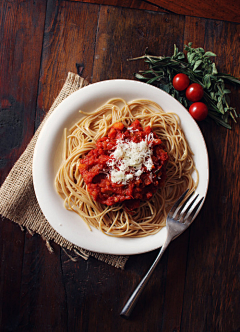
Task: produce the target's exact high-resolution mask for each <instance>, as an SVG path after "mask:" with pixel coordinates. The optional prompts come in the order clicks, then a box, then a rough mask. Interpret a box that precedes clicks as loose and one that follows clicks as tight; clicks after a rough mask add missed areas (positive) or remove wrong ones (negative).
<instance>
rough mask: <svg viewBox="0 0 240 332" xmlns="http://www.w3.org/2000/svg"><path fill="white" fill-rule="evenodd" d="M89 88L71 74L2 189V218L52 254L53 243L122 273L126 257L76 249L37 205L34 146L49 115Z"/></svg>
mask: <svg viewBox="0 0 240 332" xmlns="http://www.w3.org/2000/svg"><path fill="white" fill-rule="evenodd" d="M87 84H88V83H87V81H85V80H84V79H83V78H82V77H80V76H79V75H76V74H73V73H68V77H67V79H66V81H65V83H64V85H63V88H62V90H61V91H60V93H59V95H58V97H57V98H56V100H55V101H54V103H53V105H52V107H51V108H50V110H49V112H48V113H47V115H46V116H45V118H44V120H43V122H42V123H41V125H40V126H39V128H38V130H37V131H36V133H35V135H34V136H33V138H32V140H31V141H30V143H29V144H28V146H27V148H26V150H25V151H24V153H23V154H22V155H21V157H20V158H19V159H18V161H17V162H16V163H15V165H14V166H13V168H12V170H11V172H10V173H9V175H8V176H7V178H6V180H5V181H4V183H3V185H2V186H1V188H0V214H1V215H2V216H3V217H5V218H7V219H10V220H12V221H14V222H15V223H17V224H18V225H19V226H20V227H21V229H22V230H24V229H27V230H28V231H29V233H30V234H32V235H33V234H35V233H37V234H40V235H41V237H42V238H43V239H44V240H45V241H46V244H47V246H48V249H49V250H50V251H52V247H51V245H50V243H51V241H54V242H55V243H57V244H59V245H60V246H61V247H62V248H63V250H65V249H67V250H70V251H71V252H74V253H75V254H77V255H79V256H81V257H83V258H84V259H88V257H89V256H93V257H95V258H97V259H99V260H101V261H104V262H106V263H108V264H111V265H113V266H115V267H117V268H121V269H123V268H124V265H125V263H126V261H127V259H128V257H127V256H115V255H105V254H99V253H95V252H90V251H88V250H85V249H82V248H80V247H78V246H75V245H74V244H72V243H71V242H69V241H67V240H66V239H65V238H63V237H62V236H61V235H60V234H58V233H57V232H56V231H55V230H54V229H53V228H52V226H51V225H50V224H49V223H48V221H47V220H46V218H45V217H44V215H43V213H42V211H41V209H40V207H39V205H38V202H37V199H36V196H35V192H34V188H33V178H32V159H33V153H34V148H35V144H36V141H37V138H38V135H39V133H40V131H41V128H42V126H43V125H44V123H45V121H46V120H47V118H48V117H49V115H50V114H51V113H52V112H53V111H54V109H55V108H56V107H57V106H58V105H59V104H60V103H61V102H62V101H63V100H64V99H65V98H66V97H68V96H69V95H70V94H71V93H73V92H74V91H77V90H78V89H80V88H82V87H84V86H85V85H87ZM65 252H66V250H65ZM66 253H67V252H66ZM70 257H72V255H70ZM72 259H74V257H72Z"/></svg>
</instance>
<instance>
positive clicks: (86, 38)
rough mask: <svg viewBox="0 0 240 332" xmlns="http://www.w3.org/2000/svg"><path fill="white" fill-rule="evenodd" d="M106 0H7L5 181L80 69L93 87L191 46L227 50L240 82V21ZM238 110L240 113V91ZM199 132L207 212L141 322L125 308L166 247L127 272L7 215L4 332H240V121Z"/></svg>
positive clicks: (152, 287)
mask: <svg viewBox="0 0 240 332" xmlns="http://www.w3.org/2000/svg"><path fill="white" fill-rule="evenodd" d="M93 2H95V1H93ZM223 2H224V1H221V3H223ZM102 3H105V5H100V4H96V3H95V4H89V3H83V2H81V1H54V0H48V1H47V0H35V1H28V0H26V1H21V0H18V1H7V0H2V1H1V3H0V25H1V29H0V59H1V65H0V70H1V74H0V106H1V108H0V180H1V183H2V182H3V181H4V179H5V177H6V176H7V174H8V172H9V171H10V169H11V167H12V166H13V164H14V162H15V161H16V160H17V159H18V157H19V156H20V155H21V153H22V152H23V151H24V149H25V148H26V146H27V144H28V142H29V141H30V139H31V137H32V136H33V134H34V131H35V130H36V128H37V127H38V125H39V123H40V121H41V120H42V119H43V116H44V114H45V113H46V112H47V111H48V109H49V107H50V106H51V104H52V103H53V101H54V99H55V98H56V96H57V94H58V92H59V91H60V89H61V87H62V85H63V82H64V80H65V79H66V76H67V73H68V72H69V71H73V72H77V68H78V70H80V71H81V72H82V75H83V76H84V77H85V78H87V79H88V80H89V82H98V81H101V80H105V79H115V78H127V79H133V78H134V77H133V73H134V72H136V71H138V70H139V69H141V66H142V65H143V64H142V63H139V62H127V59H128V58H131V57H136V56H140V55H142V54H143V53H144V50H145V48H146V47H149V49H150V50H151V52H152V53H154V54H159V55H170V54H172V52H173V44H174V43H175V44H177V45H178V47H179V48H180V49H183V46H184V44H186V43H187V42H189V41H192V42H193V46H194V47H198V46H201V47H203V48H205V49H206V50H211V51H213V52H215V53H216V54H217V55H218V56H217V58H216V64H217V67H218V68H219V70H220V71H222V72H227V73H231V74H233V75H235V76H238V77H239V76H240V52H239V49H240V25H239V24H238V23H236V21H235V22H234V19H233V22H229V21H220V20H213V19H206V18H203V17H201V18H200V17H196V16H198V15H197V14H198V12H197V14H196V13H194V12H193V13H192V15H193V16H184V15H177V14H174V13H169V11H168V12H167V11H166V12H165V13H164V12H161V11H158V12H154V11H147V10H139V9H129V8H122V7H119V6H108V5H106V1H105V2H102ZM123 3H125V2H124V1H123ZM131 3H133V2H131ZM135 3H138V4H140V2H139V1H135ZM147 3H148V2H145V6H146V5H147ZM153 3H156V1H153ZM159 3H160V2H159V1H158V4H159ZM163 3H166V1H164V2H163ZM180 3H181V2H179V8H181V9H182V8H183V7H182V6H183V5H181V4H180ZM227 3H228V2H227V1H225V5H227ZM170 4H172V2H170ZM214 4H215V9H214V10H216V3H215V2H214ZM118 5H119V1H118ZM149 5H150V4H149ZM198 6H199V4H198ZM132 7H134V6H132ZM135 7H136V6H135ZM138 8H145V9H148V8H147V7H143V6H142V7H141V6H140V5H139V7H138ZM198 8H199V7H198ZM200 8H201V7H200ZM236 8H237V7H236ZM159 9H161V8H160V7H159V6H158V10H159ZM171 11H172V9H171ZM176 12H178V11H177V10H176ZM215 14H217V13H215ZM238 14H239V13H238ZM194 16H195V17H194ZM199 16H201V15H200V14H199ZM205 17H209V13H206V16H205ZM210 17H212V16H210ZM213 17H216V16H213ZM226 19H227V18H226ZM76 64H78V65H77V66H76ZM83 68H84V69H83ZM82 69H83V71H82ZM232 104H233V105H235V106H237V107H238V111H239V97H238V93H237V91H234V92H233V93H232ZM200 128H201V130H202V133H203V135H204V137H205V140H206V144H207V148H208V151H209V158H210V183H209V191H208V195H207V198H206V201H205V204H204V207H203V209H202V210H201V212H200V214H199V215H198V217H197V219H196V220H195V222H194V224H193V225H192V226H191V227H190V229H189V230H187V231H186V232H185V233H184V234H183V235H182V236H181V237H179V238H178V239H177V240H175V241H174V242H173V243H172V244H171V245H170V247H169V249H168V250H167V252H166V254H165V255H164V257H163V259H162V260H161V262H160V264H159V265H158V267H157V269H156V271H155V273H154V275H153V276H152V278H151V280H150V282H149V284H148V287H147V288H146V289H145V291H144V293H143V294H142V297H141V299H140V301H139V303H138V304H137V306H136V308H135V310H134V312H133V314H132V316H131V318H130V319H129V320H125V319H123V318H121V317H120V316H119V312H120V311H121V309H122V306H123V304H124V303H125V301H126V300H127V298H128V296H129V294H130V292H131V291H132V290H133V289H134V288H135V286H136V285H137V283H138V282H139V281H140V280H141V278H142V277H143V275H144V274H145V272H146V271H147V270H148V268H149V266H150V265H151V263H152V261H153V260H154V258H155V256H156V254H157V251H154V252H150V253H146V254H142V255H136V256H132V257H130V259H129V261H128V262H127V264H126V267H125V270H120V269H116V268H114V267H111V266H109V265H107V264H105V263H103V262H99V261H97V260H96V259H93V258H90V259H89V260H88V261H84V260H83V259H81V258H79V259H78V261H77V262H72V261H71V260H70V259H69V257H68V256H67V255H66V254H65V253H64V252H63V250H62V249H61V248H60V247H59V246H57V245H55V244H54V243H52V246H53V248H54V253H53V254H50V253H49V251H48V249H47V247H46V245H45V243H44V241H43V240H42V239H41V238H40V236H37V235H34V236H31V235H30V234H28V233H27V232H22V231H21V230H20V228H19V226H17V225H16V224H14V223H13V222H11V221H8V220H3V219H2V220H1V221H0V330H1V331H41V332H42V331H44V332H45V331H71V332H72V331H89V332H90V331H91V332H95V331H105V332H108V331H109V332H110V331H111V332H112V331H119V332H122V331H124V332H127V331H131V332H133V331H136V332H146V331H147V332H148V331H150V332H151V331H164V332H177V331H181V332H193V331H194V332H198V331H203V332H210V331H211V332H212V331H216V332H220V331H221V332H239V331H240V314H239V313H240V227H239V225H240V220H239V219H240V218H239V217H240V214H239V188H240V179H239V148H240V129H239V128H240V123H239V121H238V124H235V125H233V129H232V130H226V129H225V128H223V127H218V126H216V125H215V124H214V123H212V122H209V123H206V122H204V123H200Z"/></svg>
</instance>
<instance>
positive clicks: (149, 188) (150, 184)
mask: <svg viewBox="0 0 240 332" xmlns="http://www.w3.org/2000/svg"><path fill="white" fill-rule="evenodd" d="M167 160H168V154H167V152H166V151H165V147H164V146H163V145H162V141H161V140H160V139H159V138H158V136H157V135H156V134H155V133H153V132H152V130H151V127H150V126H147V127H145V128H144V129H143V128H142V126H141V124H140V122H139V121H138V120H135V121H134V122H133V123H132V124H131V125H130V126H129V127H125V126H124V125H123V123H121V122H117V123H115V124H114V125H113V126H112V127H111V129H110V130H109V132H108V135H107V136H105V137H102V138H99V139H98V140H97V142H96V148H95V149H92V150H91V151H90V152H89V153H88V154H87V155H86V156H85V157H84V158H82V159H80V162H79V171H80V173H81V175H82V177H83V179H84V181H85V183H86V185H87V190H88V192H89V193H90V194H91V195H92V197H93V199H94V200H95V201H97V202H99V203H102V204H106V205H108V206H111V205H113V204H116V203H122V202H124V204H125V207H126V209H127V210H130V211H132V210H134V209H136V208H137V207H138V206H139V205H140V202H141V201H146V200H149V199H151V197H152V196H153V194H154V193H155V192H156V191H157V190H158V189H159V188H160V187H162V186H164V182H165V179H166V163H167Z"/></svg>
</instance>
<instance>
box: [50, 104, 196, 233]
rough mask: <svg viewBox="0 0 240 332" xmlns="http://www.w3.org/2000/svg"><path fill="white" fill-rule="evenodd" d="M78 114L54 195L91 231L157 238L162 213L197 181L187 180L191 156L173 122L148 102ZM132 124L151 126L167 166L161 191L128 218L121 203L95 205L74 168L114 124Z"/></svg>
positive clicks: (107, 106) (175, 118)
mask: <svg viewBox="0 0 240 332" xmlns="http://www.w3.org/2000/svg"><path fill="white" fill-rule="evenodd" d="M80 112H81V111H80ZM81 113H83V112H81ZM83 114H85V115H86V116H85V117H83V118H81V119H80V121H78V122H77V123H76V124H75V125H74V126H73V127H72V128H71V129H70V130H69V134H67V131H66V130H65V147H64V158H63V159H64V160H63V162H62V165H61V167H60V169H59V171H58V173H57V176H56V179H55V186H56V190H57V192H58V194H59V195H60V196H61V197H62V198H63V199H64V206H65V208H66V209H67V210H70V211H74V212H76V213H77V214H79V216H80V217H81V218H82V219H83V220H84V221H85V222H86V224H87V225H88V227H89V228H90V229H91V227H95V228H97V229H99V230H101V231H102V232H103V233H105V234H107V235H112V236H118V237H120V236H125V237H142V236H147V235H151V234H155V233H157V232H158V231H159V230H160V229H161V228H162V227H164V226H165V221H166V217H167V213H168V211H169V210H170V208H171V207H172V205H173V204H174V202H175V201H176V200H177V199H178V198H179V196H180V195H181V194H182V193H183V192H184V191H185V190H186V189H187V188H189V189H190V190H189V193H190V192H191V191H192V190H194V189H195V188H196V186H197V184H198V178H197V181H196V183H195V182H194V181H193V178H192V173H193V172H194V171H196V169H195V166H194V161H193V153H192V151H191V150H190V147H189V145H188V143H187V141H186V138H185V136H184V133H183V131H182V129H181V127H180V125H179V118H178V116H177V115H176V114H174V113H165V112H164V111H163V110H162V108H161V107H160V106H159V105H158V104H156V103H155V102H152V101H149V100H134V101H132V102H130V103H127V102H126V101H124V100H123V99H120V98H115V99H111V100H109V101H108V102H107V103H106V104H104V105H102V106H101V107H100V108H98V109H97V110H96V111H94V112H93V113H89V114H86V113H83ZM136 120H138V121H139V122H140V124H141V126H142V127H143V128H146V127H147V126H150V127H151V130H152V131H153V132H154V133H155V134H156V135H157V137H158V138H159V139H161V141H162V143H163V145H164V146H165V147H166V151H167V154H168V162H167V165H166V180H165V185H164V186H163V187H161V188H160V189H159V190H157V191H156V193H155V194H154V195H153V197H152V198H151V199H150V200H146V201H141V202H140V205H139V206H138V207H137V208H136V209H134V210H133V211H131V213H129V212H128V210H126V208H124V204H123V203H118V204H114V205H111V206H107V205H105V204H101V203H99V202H97V201H95V200H94V199H93V198H92V196H91V195H90V194H89V192H88V190H87V186H86V184H85V182H84V180H83V177H82V175H81V173H80V171H79V164H80V160H83V158H85V157H86V155H87V154H88V153H89V151H91V150H93V149H95V148H96V142H97V140H98V139H99V138H102V137H105V136H107V134H108V132H109V130H110V128H111V127H112V126H113V125H114V124H115V123H116V122H118V123H119V122H121V123H122V124H123V125H124V126H126V127H129V126H130V125H131V123H133V122H134V121H136ZM196 173H197V176H198V172H197V171H196Z"/></svg>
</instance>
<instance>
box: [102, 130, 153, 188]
mask: <svg viewBox="0 0 240 332" xmlns="http://www.w3.org/2000/svg"><path fill="white" fill-rule="evenodd" d="M151 134H152V133H151ZM151 134H149V135H148V136H146V138H145V140H143V141H141V142H139V143H135V142H132V141H128V142H126V141H124V140H121V139H119V140H117V142H116V143H117V145H116V149H115V150H114V152H113V153H112V154H111V155H110V158H111V159H110V161H109V162H108V166H109V167H110V176H111V181H112V182H114V183H122V184H126V183H127V181H129V180H131V179H132V178H133V177H134V176H135V177H136V178H139V177H140V176H141V174H142V173H143V169H142V168H143V166H145V167H146V168H147V170H148V171H151V169H152V167H153V162H152V158H151V155H152V149H151V147H150V146H151V141H152V140H153V134H152V135H151ZM149 141H150V144H148V143H149Z"/></svg>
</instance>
